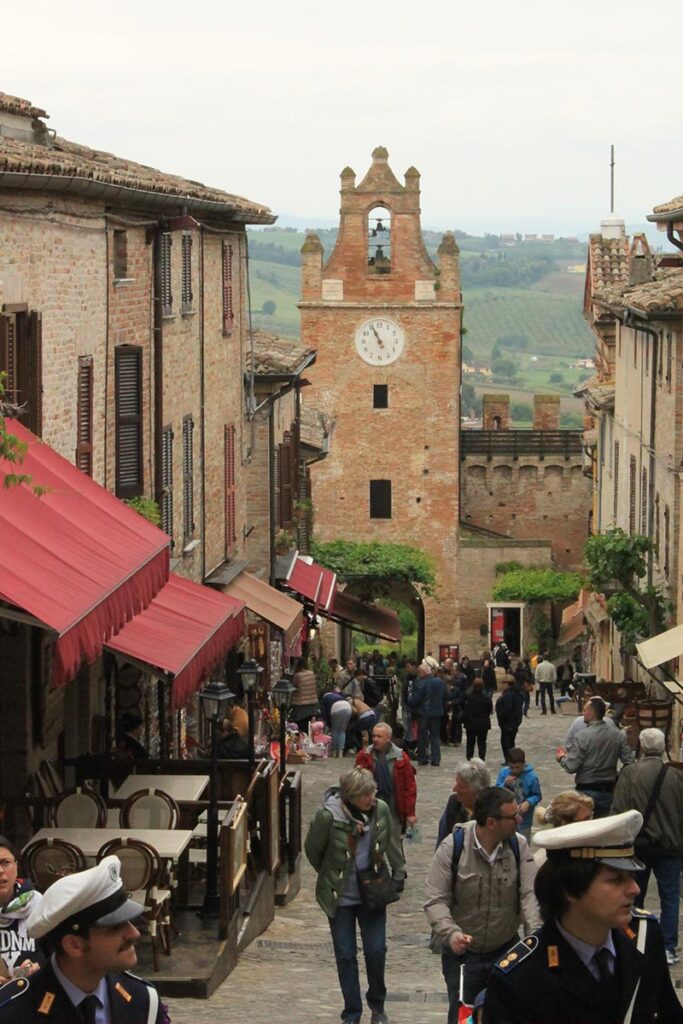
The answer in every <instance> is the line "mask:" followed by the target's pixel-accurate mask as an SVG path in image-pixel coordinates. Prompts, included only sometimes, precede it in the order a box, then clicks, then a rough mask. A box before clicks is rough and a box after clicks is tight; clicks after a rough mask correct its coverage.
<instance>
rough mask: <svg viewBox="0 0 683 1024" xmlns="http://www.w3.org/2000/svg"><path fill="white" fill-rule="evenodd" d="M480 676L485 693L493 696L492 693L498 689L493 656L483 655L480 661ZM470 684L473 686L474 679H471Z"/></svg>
mask: <svg viewBox="0 0 683 1024" xmlns="http://www.w3.org/2000/svg"><path fill="white" fill-rule="evenodd" d="M480 678H481V680H482V682H483V684H484V689H485V691H486V693H488V695H489V696H490V697H493V694H494V693H495V692H496V690H497V689H498V676H497V675H496V667H495V664H494V661H493V658H491V657H490V656H487V657H485V658H484V660H483V661H482V663H481V677H480ZM472 685H473V686H474V679H473V680H472Z"/></svg>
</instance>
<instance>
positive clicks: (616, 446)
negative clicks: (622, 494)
mask: <svg viewBox="0 0 683 1024" xmlns="http://www.w3.org/2000/svg"><path fill="white" fill-rule="evenodd" d="M612 472H613V478H614V493H613V495H612V520H613V522H614V525H615V526H616V522H617V512H618V511H619V442H618V441H615V442H614V469H613V471H612Z"/></svg>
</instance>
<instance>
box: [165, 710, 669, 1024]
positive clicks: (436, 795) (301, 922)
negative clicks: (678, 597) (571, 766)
mask: <svg viewBox="0 0 683 1024" xmlns="http://www.w3.org/2000/svg"><path fill="white" fill-rule="evenodd" d="M570 723H571V718H568V717H564V716H561V715H559V714H558V715H556V716H554V717H553V716H551V715H548V716H547V717H545V718H544V717H541V715H540V712H539V711H538V710H536V709H534V708H533V706H532V709H531V711H530V717H529V718H527V719H525V720H524V724H523V726H522V728H521V730H520V732H519V735H518V738H517V743H518V745H519V746H522V747H523V748H524V749H525V751H526V755H527V760H528V761H531V762H532V763H533V764H534V765H535V767H536V769H537V771H538V774H539V777H540V780H541V785H542V788H543V803H544V804H546V803H547V802H548V800H549V799H551V798H552V796H553V795H554V794H555V793H558V792H560V791H561V790H562V789H569V788H571V786H572V782H573V777H572V776H569V775H567V774H566V773H565V772H563V770H562V769H561V768H560V767H559V766H558V765H557V764H556V762H555V757H554V751H555V747H556V745H557V744H558V743H559V742H561V741H562V740H563V739H564V736H565V734H566V731H567V729H568V727H569V725H570ZM463 757H464V750H463V748H462V747H457V748H449V747H447V748H444V751H443V759H442V764H441V767H439V768H433V767H431V766H429V767H425V768H419V769H418V776H417V782H418V817H419V821H420V825H421V828H422V834H423V842H422V843H421V844H420V845H413V844H409V845H408V847H407V851H406V856H407V862H408V873H409V877H408V881H407V884H406V891H405V893H404V895H403V896H402V898H401V900H400V902H398V903H396V904H393V905H392V906H391V907H390V908H389V911H388V955H387V989H388V997H387V1004H386V1011H387V1014H388V1016H389V1019H390V1021H391V1024H432V1022H437V1021H438V1022H439V1024H443V1022H445V1019H446V995H445V986H444V982H443V978H442V976H441V970H440V958H439V957H436V956H434V955H432V954H431V953H430V951H429V948H428V945H427V940H428V929H427V924H426V919H425V916H424V913H423V911H422V909H421V905H422V902H423V899H424V877H425V874H426V871H427V867H428V864H429V861H430V859H431V856H432V854H433V851H434V843H435V839H436V828H437V823H438V819H439V817H440V815H441V812H442V810H443V807H444V804H445V802H446V799H447V797H448V795H449V794H450V792H451V788H452V784H453V774H454V768H455V765H456V764H457V763H458V762H459V761H461V760H462V759H463ZM500 762H501V752H500V743H499V731H498V729H497V727H495V726H494V728H493V729H492V731H491V733H490V734H489V749H488V756H487V764H488V766H489V768H490V770H491V775H492V777H493V780H495V776H496V774H497V771H498V767H499V765H500ZM351 763H352V762H351V760H350V759H348V758H347V759H346V760H345V761H344V762H340V761H337V760H334V761H332V760H330V761H322V762H313V763H311V764H309V765H306V766H304V767H303V769H302V770H303V776H304V786H305V788H304V829H306V827H307V825H308V822H309V820H310V818H311V817H312V815H313V813H314V811H315V810H316V809H317V807H318V806H319V804H320V799H321V796H322V794H323V792H324V790H325V789H326V788H327V786H329V785H331V784H332V783H333V782H334V781H335V780H336V779H337V778H338V775H339V771H340V767H341V766H343V767H350V766H351ZM314 880H315V876H314V873H313V871H312V869H311V868H310V865H309V864H308V862H307V861H306V860H305V859H304V863H303V865H302V887H301V892H300V893H299V895H298V896H297V898H296V899H295V900H294V901H293V903H292V904H290V905H289V906H288V907H285V908H282V909H279V910H277V912H276V916H275V920H274V922H273V923H272V925H271V926H270V928H269V929H268V930H267V931H266V932H265V933H264V934H263V935H262V936H261V937H260V938H259V939H258V940H257V941H256V942H254V943H253V944H252V945H251V946H250V947H249V948H248V949H247V950H246V951H245V952H244V953H243V954H242V955H241V956H240V959H239V963H238V965H237V967H236V969H235V970H234V971H233V973H232V974H231V975H230V976H229V977H228V978H227V979H226V981H225V982H224V983H223V984H222V985H221V986H220V988H219V989H218V990H217V991H216V993H215V994H214V995H213V997H212V998H211V999H210V1000H206V1001H200V1000H192V999H183V1000H180V999H176V1000H171V1001H170V1012H171V1019H172V1021H173V1024H191V1022H192V1024H201V1022H203V1021H216V1022H221V1024H239V1022H242V1021H249V1022H251V1024H274V1022H276V1021H280V1020H283V1021H288V1022H289V1021H297V1022H299V1021H301V1022H315V1024H334V1022H336V1021H338V1020H339V1015H340V1011H341V1005H342V1004H341V997H340V993H339V987H338V982H337V975H336V970H335V964H334V957H333V954H332V943H331V941H330V934H329V928H328V925H327V919H326V917H325V915H324V914H323V912H322V911H321V910H320V909H319V907H318V906H317V904H316V903H315V899H314V896H313V889H314ZM648 904H649V909H657V907H658V902H657V899H656V892H655V897H654V899H652V898H651V897H650V898H649V900H648ZM361 959H362V958H361ZM673 976H674V979H675V982H676V984H677V988H678V989H679V995H680V989H681V985H682V979H683V970H682V969H681V965H680V964H679V965H677V966H676V967H675V968H673ZM365 1016H366V1018H368V1019H369V1014H368V1013H366V1015H365Z"/></svg>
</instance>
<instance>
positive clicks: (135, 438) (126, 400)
mask: <svg viewBox="0 0 683 1024" xmlns="http://www.w3.org/2000/svg"><path fill="white" fill-rule="evenodd" d="M115 352H116V354H115V357H114V371H115V378H116V496H117V497H118V498H135V497H138V496H139V495H140V494H142V349H141V348H140V347H139V346H136V345H119V346H118V348H116V350H115Z"/></svg>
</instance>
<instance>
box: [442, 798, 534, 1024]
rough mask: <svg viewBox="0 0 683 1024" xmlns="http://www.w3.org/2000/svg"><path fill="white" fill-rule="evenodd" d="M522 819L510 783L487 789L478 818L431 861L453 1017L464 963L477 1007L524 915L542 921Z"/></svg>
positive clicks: (451, 1022)
mask: <svg viewBox="0 0 683 1024" xmlns="http://www.w3.org/2000/svg"><path fill="white" fill-rule="evenodd" d="M519 820H520V816H519V814H518V813H517V805H516V803H515V799H514V797H513V795H512V793H510V792H509V790H507V789H499V788H497V787H495V786H492V787H490V788H489V789H485V790H483V791H482V792H481V793H480V794H479V796H478V797H477V799H476V801H475V804H474V820H473V821H468V822H465V824H463V825H458V826H457V827H456V829H455V831H454V832H453V833H452V834H451V835H449V836H446V838H445V839H444V840H443V842H442V843H441V844H440V845H439V846H438V847H437V850H436V853H435V855H434V859H433V860H432V864H431V867H430V868H429V873H428V875H427V901H426V903H425V905H424V909H425V913H426V914H427V919H428V921H429V923H430V925H431V926H432V942H433V944H435V943H438V944H439V945H440V946H441V948H442V957H441V966H442V970H443V975H444V979H445V981H446V987H447V990H448V1024H456V1022H457V1020H458V1008H459V1005H460V999H459V992H460V972H461V970H462V971H463V998H464V1001H465V1003H467V1004H468V1005H470V1006H471V1005H472V1002H473V1001H474V998H475V996H476V995H477V993H478V992H480V991H481V990H482V989H483V988H485V987H486V982H487V978H488V975H489V971H490V969H491V966H492V964H493V963H495V961H496V960H497V959H498V958H499V956H500V955H501V954H502V952H503V951H504V950H505V949H508V948H509V946H510V945H511V944H512V943H513V942H514V941H515V939H516V938H517V934H518V929H519V927H520V924H521V923H522V921H523V922H524V925H525V927H526V928H527V929H533V928H537V927H538V926H539V924H540V916H539V912H538V905H537V903H536V898H535V896H534V892H533V882H534V875H535V873H536V868H535V865H534V860H533V857H532V856H531V852H530V850H529V847H528V845H527V841H526V839H524V837H523V836H519V835H517V834H516V829H517V826H518V824H519Z"/></svg>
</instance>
